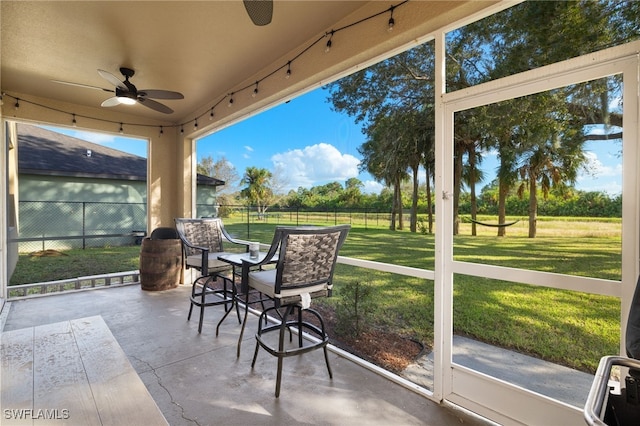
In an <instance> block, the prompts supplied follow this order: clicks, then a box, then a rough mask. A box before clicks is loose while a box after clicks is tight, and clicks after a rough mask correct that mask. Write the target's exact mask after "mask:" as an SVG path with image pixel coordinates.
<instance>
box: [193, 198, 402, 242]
mask: <svg viewBox="0 0 640 426" xmlns="http://www.w3.org/2000/svg"><path fill="white" fill-rule="evenodd" d="M209 209H210V211H211V212H212V214H210V215H203V214H201V213H202V212H208V211H209ZM197 212H198V216H200V217H206V216H210V217H221V218H223V219H224V223H225V225H231V224H243V225H245V226H246V228H245V230H244V232H243V233H242V235H237V237H238V238H244V239H249V238H250V237H251V228H252V227H255V226H258V225H265V224H271V225H292V226H301V225H318V226H330V225H340V224H350V225H351V226H354V227H360V228H365V229H370V228H388V227H389V224H390V223H391V212H389V211H383V210H377V209H371V208H323V207H304V206H300V207H274V206H270V207H268V208H267V209H266V210H265V211H264V212H259V211H258V209H257V208H256V207H255V206H245V205H233V204H229V205H217V206H214V207H212V206H207V205H200V204H198V205H197ZM404 220H405V221H406V222H405V223H406V224H407V226H408V224H409V215H408V213H404Z"/></svg>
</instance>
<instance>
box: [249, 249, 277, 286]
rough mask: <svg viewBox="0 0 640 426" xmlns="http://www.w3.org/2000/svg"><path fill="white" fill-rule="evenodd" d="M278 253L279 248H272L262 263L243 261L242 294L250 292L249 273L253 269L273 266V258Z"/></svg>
mask: <svg viewBox="0 0 640 426" xmlns="http://www.w3.org/2000/svg"><path fill="white" fill-rule="evenodd" d="M276 253H277V247H274V246H271V247H270V248H269V251H268V252H267V254H266V255H265V256H264V259H262V260H261V261H260V262H251V261H249V260H246V259H242V273H241V280H240V292H241V293H242V294H247V292H248V291H249V272H250V271H251V268H254V269H255V268H260V269H262V266H263V265H268V264H272V263H273V257H274V256H275V255H276Z"/></svg>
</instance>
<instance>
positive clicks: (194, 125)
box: [193, 118, 198, 130]
mask: <svg viewBox="0 0 640 426" xmlns="http://www.w3.org/2000/svg"><path fill="white" fill-rule="evenodd" d="M193 129H194V130H198V118H195V119H194V120H193Z"/></svg>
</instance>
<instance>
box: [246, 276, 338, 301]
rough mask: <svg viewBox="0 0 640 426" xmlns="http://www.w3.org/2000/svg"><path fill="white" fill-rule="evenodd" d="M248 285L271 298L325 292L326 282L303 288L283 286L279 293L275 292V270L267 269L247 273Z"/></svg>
mask: <svg viewBox="0 0 640 426" xmlns="http://www.w3.org/2000/svg"><path fill="white" fill-rule="evenodd" d="M249 287H251V288H253V289H255V290H258V291H259V292H260V293H262V294H264V295H266V296H269V297H272V298H288V297H293V296H299V295H301V294H303V293H309V294H311V295H312V297H313V295H314V293H317V292H321V293H323V294H325V292H326V290H327V288H328V286H327V284H326V283H321V284H317V285H314V286H308V287H303V288H283V289H281V292H280V294H275V287H276V270H275V269H269V270H265V271H254V272H250V273H249Z"/></svg>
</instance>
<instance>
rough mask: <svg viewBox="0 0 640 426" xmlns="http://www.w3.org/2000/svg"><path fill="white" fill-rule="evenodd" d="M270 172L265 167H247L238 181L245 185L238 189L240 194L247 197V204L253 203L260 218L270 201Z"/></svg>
mask: <svg viewBox="0 0 640 426" xmlns="http://www.w3.org/2000/svg"><path fill="white" fill-rule="evenodd" d="M271 178H272V174H271V172H270V171H269V170H267V169H259V168H257V167H247V169H246V171H245V172H244V176H243V177H242V180H241V181H240V184H241V185H246V187H245V188H243V189H242V190H241V191H240V195H241V196H242V197H244V198H246V199H247V201H248V203H249V205H253V206H255V207H256V208H257V210H258V218H262V217H263V215H264V213H266V211H267V209H268V208H269V205H270V203H271V201H272V197H273V191H272V189H271V187H270V183H271V182H270V180H271Z"/></svg>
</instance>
